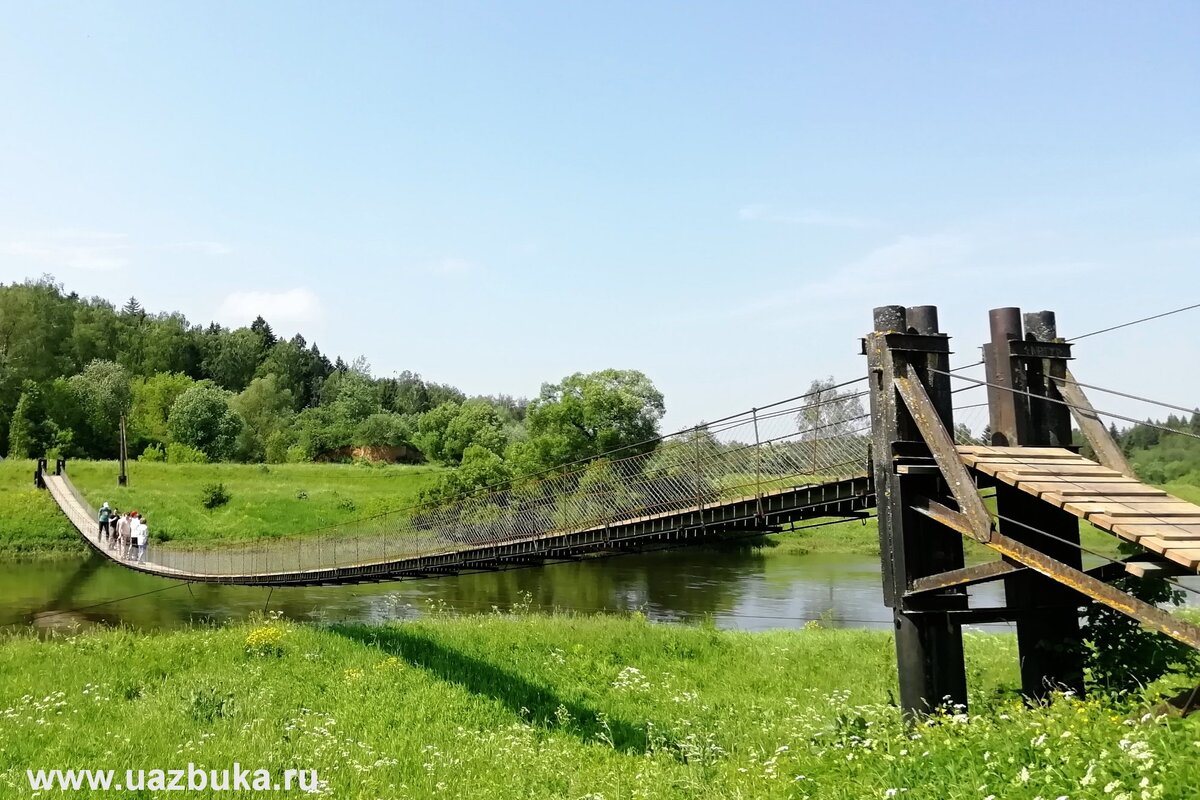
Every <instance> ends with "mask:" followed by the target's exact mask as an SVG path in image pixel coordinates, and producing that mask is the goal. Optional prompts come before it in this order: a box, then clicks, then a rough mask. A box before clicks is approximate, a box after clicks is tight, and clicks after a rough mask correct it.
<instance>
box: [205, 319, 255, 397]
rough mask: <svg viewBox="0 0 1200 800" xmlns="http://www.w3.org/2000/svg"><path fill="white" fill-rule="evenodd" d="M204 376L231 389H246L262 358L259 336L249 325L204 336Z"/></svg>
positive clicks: (233, 390)
mask: <svg viewBox="0 0 1200 800" xmlns="http://www.w3.org/2000/svg"><path fill="white" fill-rule="evenodd" d="M205 338H206V339H207V342H206V353H205V356H204V361H203V362H202V369H203V372H204V376H205V377H207V378H209V379H211V380H212V381H213V382H215V383H216V384H217V385H218V386H220V387H222V388H225V389H228V390H230V391H232V392H240V391H242V390H243V389H245V388H246V387H247V386H248V385H249V384H250V381H251V380H252V379H253V378H254V373H255V370H257V369H258V362H259V359H260V358H261V357H262V354H263V353H262V339H260V338H259V336H258V334H256V333H254V332H253V331H251V330H250V329H249V328H239V329H238V330H236V331H224V330H219V331H218V332H216V333H215V334H210V335H208V336H206V337H205Z"/></svg>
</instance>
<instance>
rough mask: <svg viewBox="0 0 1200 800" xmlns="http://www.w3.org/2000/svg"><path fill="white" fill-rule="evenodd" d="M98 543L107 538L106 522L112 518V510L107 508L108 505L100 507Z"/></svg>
mask: <svg viewBox="0 0 1200 800" xmlns="http://www.w3.org/2000/svg"><path fill="white" fill-rule="evenodd" d="M99 516H100V541H102V542H103V541H104V540H106V539H107V538H108V520H109V518H110V517H112V509H111V508H109V507H108V503H105V504H104V505H102V506H100V515H99Z"/></svg>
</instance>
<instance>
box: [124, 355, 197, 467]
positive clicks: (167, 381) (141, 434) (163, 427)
mask: <svg viewBox="0 0 1200 800" xmlns="http://www.w3.org/2000/svg"><path fill="white" fill-rule="evenodd" d="M195 385H196V382H195V381H194V380H192V379H191V378H189V377H188V376H187V375H184V374H182V373H178V372H160V373H158V374H156V375H151V376H150V377H148V378H137V379H135V380H134V381H133V382H132V384H131V386H130V394H131V401H130V410H129V420H128V429H127V436H128V437H129V449H130V452H137V451H139V450H142V449H144V448H145V447H147V446H148V445H152V444H156V445H166V443H167V442H169V441H170V440H171V433H170V430H169V429H168V427H167V418H168V417H169V416H170V413H171V406H173V405H175V401H176V400H178V399H179V396H180V395H181V394H183V393H184V392H186V391H187V390H188V389H190V388H192V387H193V386H195Z"/></svg>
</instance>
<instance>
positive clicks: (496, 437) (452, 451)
mask: <svg viewBox="0 0 1200 800" xmlns="http://www.w3.org/2000/svg"><path fill="white" fill-rule="evenodd" d="M414 439H415V444H416V445H417V448H418V449H419V450H420V451H421V452H422V453H423V454H424V455H425V457H426V458H428V459H430V460H431V461H438V462H441V463H443V464H458V463H460V462H461V461H462V459H463V455H464V454H465V453H466V451H467V448H468V447H471V446H472V445H474V446H476V447H482V448H484V449H485V450H490V451H491V452H493V453H496V454H497V455H499V454H500V453H503V452H504V448H505V446H506V445H507V444H508V437H507V436H506V435H505V432H504V421H503V420H501V419H500V415H499V414H497V413H496V409H495V408H493V407H492V406H491V405H489V404H488V403H485V402H482V401H478V400H470V401H467V402H466V403H462V404H459V403H456V402H453V401H450V402H446V403H442V404H441V405H440V406H438V407H437V408H435V409H433V410H432V411H428V412H426V413H425V414H422V415H421V417H420V419H419V420H418V423H417V434H416V436H415V437H414Z"/></svg>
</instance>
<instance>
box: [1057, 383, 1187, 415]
mask: <svg viewBox="0 0 1200 800" xmlns="http://www.w3.org/2000/svg"><path fill="white" fill-rule="evenodd" d="M1050 378H1051V379H1052V380H1054V381H1056V382H1058V383H1073V384H1075V385H1076V386H1081V387H1083V388H1084V389H1094V390H1096V391H1097V392H1104V393H1105V394H1115V395H1116V396H1118V397H1124V398H1126V399H1128V400H1140V401H1141V402H1143V403H1149V404H1150V405H1152V406H1162V407H1163V408H1170V409H1173V410H1175V411H1182V412H1183V413H1185V414H1200V408H1184V407H1183V406H1176V405H1172V404H1171V403H1164V402H1162V401H1161V400H1151V399H1150V398H1149V397H1139V396H1138V395H1136V394H1127V393H1125V392H1118V391H1117V390H1116V389H1105V388H1104V387H1103V386H1093V385H1092V384H1090V383H1081V382H1080V381H1077V380H1074V379H1072V380H1069V381H1068V380H1067V379H1066V378H1059V377H1057V376H1053V375H1051V376H1050Z"/></svg>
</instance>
